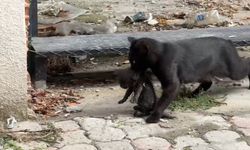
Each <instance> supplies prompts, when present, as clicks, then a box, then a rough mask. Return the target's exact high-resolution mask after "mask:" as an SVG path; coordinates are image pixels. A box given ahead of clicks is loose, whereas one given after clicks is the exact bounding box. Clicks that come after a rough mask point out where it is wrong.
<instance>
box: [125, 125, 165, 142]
mask: <svg viewBox="0 0 250 150" xmlns="http://www.w3.org/2000/svg"><path fill="white" fill-rule="evenodd" d="M120 128H122V129H123V130H124V131H125V132H126V133H127V138H128V139H136V138H142V137H148V136H150V135H151V136H154V135H157V134H160V133H164V132H167V131H168V130H167V129H165V128H161V127H160V126H159V125H158V124H146V125H140V124H139V125H138V124H136V125H125V126H121V127H120Z"/></svg>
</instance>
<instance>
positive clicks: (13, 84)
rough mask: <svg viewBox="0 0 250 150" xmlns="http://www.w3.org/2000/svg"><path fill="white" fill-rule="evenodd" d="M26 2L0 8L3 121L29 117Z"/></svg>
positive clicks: (5, 2) (15, 0)
mask: <svg viewBox="0 0 250 150" xmlns="http://www.w3.org/2000/svg"><path fill="white" fill-rule="evenodd" d="M24 1H25V0H1V4H0V121H5V119H6V118H7V117H9V115H13V116H14V117H16V118H17V119H19V120H20V119H23V118H25V117H26V112H27V72H26V70H27V69H26V68H27V67H26V66H27V65H26V54H27V47H26V44H25V42H26V33H25V14H24V12H25V5H24V3H25V2H24Z"/></svg>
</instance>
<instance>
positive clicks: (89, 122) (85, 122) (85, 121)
mask: <svg viewBox="0 0 250 150" xmlns="http://www.w3.org/2000/svg"><path fill="white" fill-rule="evenodd" d="M74 120H75V121H77V122H78V123H79V124H80V126H81V127H82V128H83V129H84V130H87V131H89V130H91V129H96V128H99V129H100V128H103V127H104V126H110V125H112V122H111V120H108V121H107V120H105V119H102V118H81V117H77V118H74Z"/></svg>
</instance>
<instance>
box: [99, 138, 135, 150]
mask: <svg viewBox="0 0 250 150" xmlns="http://www.w3.org/2000/svg"><path fill="white" fill-rule="evenodd" d="M96 146H97V147H98V148H99V149H100V150H134V148H133V146H132V145H131V144H130V142H129V141H126V140H124V141H112V142H97V143H96Z"/></svg>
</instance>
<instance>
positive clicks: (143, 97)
mask: <svg viewBox="0 0 250 150" xmlns="http://www.w3.org/2000/svg"><path fill="white" fill-rule="evenodd" d="M116 74H117V76H118V80H119V84H120V86H121V87H122V88H124V89H127V91H126V93H125V95H124V97H123V99H122V100H120V101H119V102H118V103H119V104H122V103H124V102H125V101H127V99H128V97H129V96H130V95H131V94H132V93H133V92H134V97H133V99H134V101H136V102H137V106H134V110H135V113H134V116H135V117H142V116H148V115H149V114H150V112H151V111H152V110H153V108H154V105H155V103H156V99H157V97H156V94H155V90H154V86H153V84H152V81H151V77H150V73H148V72H147V71H146V72H145V73H144V74H143V76H138V74H136V73H135V72H134V71H132V70H131V69H124V70H120V71H118V72H116Z"/></svg>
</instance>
